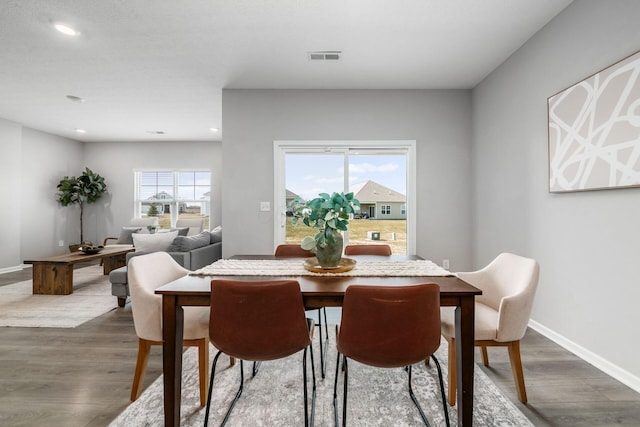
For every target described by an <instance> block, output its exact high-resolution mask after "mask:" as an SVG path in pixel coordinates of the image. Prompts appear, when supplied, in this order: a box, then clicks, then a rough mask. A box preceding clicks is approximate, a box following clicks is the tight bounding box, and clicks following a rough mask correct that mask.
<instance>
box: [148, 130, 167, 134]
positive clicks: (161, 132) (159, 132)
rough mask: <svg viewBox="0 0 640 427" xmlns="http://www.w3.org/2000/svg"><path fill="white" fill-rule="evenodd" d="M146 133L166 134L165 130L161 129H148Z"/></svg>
mask: <svg viewBox="0 0 640 427" xmlns="http://www.w3.org/2000/svg"><path fill="white" fill-rule="evenodd" d="M147 133H152V134H154V135H164V134H166V132H165V131H163V130H148V131H147Z"/></svg>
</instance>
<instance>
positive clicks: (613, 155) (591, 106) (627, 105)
mask: <svg viewBox="0 0 640 427" xmlns="http://www.w3.org/2000/svg"><path fill="white" fill-rule="evenodd" d="M547 108H548V123H549V191H550V192H552V193H561V192H569V191H587V190H603V189H609V188H622V187H638V186H640V52H636V53H634V54H633V55H631V56H628V57H627V58H624V59H623V60H621V61H619V62H617V63H615V64H613V65H611V66H609V67H607V68H605V69H604V70H602V71H599V72H597V73H595V74H594V75H592V76H590V77H588V78H586V79H584V80H583V81H581V82H579V83H576V84H574V85H573V86H570V87H568V88H567V89H564V90H562V91H560V92H558V93H556V94H555V95H552V96H550V97H549V98H548V100H547Z"/></svg>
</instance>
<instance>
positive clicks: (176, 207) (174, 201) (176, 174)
mask: <svg viewBox="0 0 640 427" xmlns="http://www.w3.org/2000/svg"><path fill="white" fill-rule="evenodd" d="M133 172H134V218H143V212H142V206H143V204H149V203H156V204H158V205H160V206H162V209H160V214H164V205H167V204H169V206H170V207H169V214H170V223H171V227H172V228H173V227H175V225H176V222H177V220H178V219H179V218H180V205H188V204H189V203H197V204H199V205H200V206H201V210H200V213H201V216H202V217H203V218H205V223H207V222H208V223H209V224H211V187H212V183H211V179H212V173H211V170H210V169H203V168H197V169H162V168H153V169H150V168H149V169H147V168H145V169H134V171H133ZM144 173H170V174H171V176H172V184H171V187H172V193H173V197H171V198H164V197H160V198H154V199H148V198H147V199H142V198H141V197H142V196H141V193H142V191H141V190H142V175H143V174H144ZM184 173H193V174H197V173H206V174H209V185H208V187H209V189H208V191H206V192H205V193H204V194H206V193H207V192H208V193H209V197H208V198H205V199H195V198H194V199H191V198H184V199H182V198H180V188H181V187H185V185H180V174H184ZM196 186H197V185H196V183H195V180H194V184H193V187H194V188H195V187H196ZM200 187H206V186H203V185H200ZM158 194H159V193H156V195H158ZM175 195H178V197H175ZM194 195H195V191H194ZM163 196H164V195H163Z"/></svg>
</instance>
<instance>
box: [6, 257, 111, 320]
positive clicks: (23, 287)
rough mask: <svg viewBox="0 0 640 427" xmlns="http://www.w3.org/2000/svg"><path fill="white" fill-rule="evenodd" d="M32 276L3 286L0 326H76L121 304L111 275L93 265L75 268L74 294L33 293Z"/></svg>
mask: <svg viewBox="0 0 640 427" xmlns="http://www.w3.org/2000/svg"><path fill="white" fill-rule="evenodd" d="M32 292H33V284H32V282H31V280H25V281H24V282H18V283H13V284H11V285H5V286H0V326H13V327H26V328H75V327H77V326H79V325H81V324H83V323H84V322H87V321H89V320H91V319H94V318H96V317H98V316H100V315H102V314H104V313H106V312H108V311H110V310H113V309H114V308H116V307H117V306H118V304H117V299H116V297H114V296H113V295H111V284H110V283H109V276H105V275H103V274H102V267H101V266H99V265H92V266H89V267H84V268H79V269H77V270H75V271H74V272H73V293H72V294H70V295H32Z"/></svg>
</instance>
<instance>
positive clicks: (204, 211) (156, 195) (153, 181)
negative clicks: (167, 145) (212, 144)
mask: <svg viewBox="0 0 640 427" xmlns="http://www.w3.org/2000/svg"><path fill="white" fill-rule="evenodd" d="M210 195H211V172H210V171H136V172H135V216H136V217H139V218H144V217H147V216H157V217H158V218H159V223H160V227H161V228H172V227H175V224H176V221H177V220H178V218H204V229H205V230H208V229H209V220H210V218H209V217H210V215H211V200H210Z"/></svg>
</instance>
